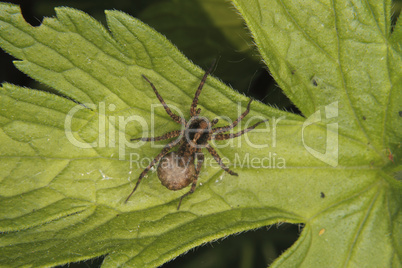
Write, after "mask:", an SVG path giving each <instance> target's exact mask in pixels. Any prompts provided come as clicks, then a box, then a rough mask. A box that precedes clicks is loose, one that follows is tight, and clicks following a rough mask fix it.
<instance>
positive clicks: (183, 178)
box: [157, 152, 195, 191]
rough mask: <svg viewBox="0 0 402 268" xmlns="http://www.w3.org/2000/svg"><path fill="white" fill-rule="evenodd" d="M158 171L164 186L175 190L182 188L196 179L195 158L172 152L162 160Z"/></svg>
mask: <svg viewBox="0 0 402 268" xmlns="http://www.w3.org/2000/svg"><path fill="white" fill-rule="evenodd" d="M157 173H158V178H159V180H160V181H161V183H162V185H163V186H165V187H166V188H168V189H169V190H173V191H176V190H181V189H183V188H184V187H186V186H188V185H189V184H190V183H191V182H192V181H193V179H194V176H195V165H194V158H193V157H192V156H190V157H184V156H181V155H180V154H178V153H177V152H170V153H168V154H167V155H165V156H164V157H163V158H162V159H161V160H160V162H159V165H158V169H157Z"/></svg>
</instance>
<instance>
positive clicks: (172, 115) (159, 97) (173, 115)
mask: <svg viewBox="0 0 402 268" xmlns="http://www.w3.org/2000/svg"><path fill="white" fill-rule="evenodd" d="M142 77H143V78H144V79H145V80H146V81H147V82H148V83H149V84H150V85H151V87H152V89H153V90H154V92H155V95H156V97H157V98H158V100H159V101H160V103H162V105H163V108H165V111H166V112H167V114H168V115H169V116H170V117H171V118H172V119H173V120H174V121H175V122H176V123H179V124H182V125H185V124H186V120H185V119H184V118H181V117H180V116H178V115H176V114H174V113H173V112H172V111H171V110H170V108H169V106H167V104H166V102H165V101H164V100H163V98H162V96H161V95H159V92H158V90H157V89H156V87H155V86H154V84H152V82H151V81H149V79H148V78H147V77H146V76H145V75H143V74H142Z"/></svg>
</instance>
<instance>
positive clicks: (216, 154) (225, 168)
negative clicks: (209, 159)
mask: <svg viewBox="0 0 402 268" xmlns="http://www.w3.org/2000/svg"><path fill="white" fill-rule="evenodd" d="M205 148H207V150H208V152H209V153H210V154H211V155H212V156H213V157H214V159H215V161H216V162H218V164H219V165H220V166H221V168H222V169H223V170H224V171H226V172H227V173H229V174H230V175H233V176H238V174H237V173H236V172H233V171H231V170H230V169H229V168H228V167H227V166H225V164H224V163H223V162H222V158H221V157H220V156H219V154H218V153H217V152H216V151H215V149H214V148H213V147H212V146H211V145H209V144H207V145H206V146H205Z"/></svg>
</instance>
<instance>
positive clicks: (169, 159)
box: [125, 65, 268, 210]
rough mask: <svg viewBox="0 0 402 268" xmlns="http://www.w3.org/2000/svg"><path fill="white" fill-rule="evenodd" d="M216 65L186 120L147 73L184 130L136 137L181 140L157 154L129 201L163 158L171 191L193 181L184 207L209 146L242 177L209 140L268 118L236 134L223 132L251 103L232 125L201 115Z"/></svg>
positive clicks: (162, 166) (161, 169)
mask: <svg viewBox="0 0 402 268" xmlns="http://www.w3.org/2000/svg"><path fill="white" fill-rule="evenodd" d="M212 67H213V65H212V66H211V67H210V68H209V70H208V71H206V72H205V74H204V76H203V78H202V80H201V83H200V85H199V86H198V89H197V91H196V92H195V97H194V99H193V103H192V104H191V108H190V115H191V118H190V120H189V121H186V120H185V119H184V118H181V117H180V116H178V115H176V114H174V113H173V112H172V111H171V110H170V108H169V107H168V106H167V104H166V103H165V101H164V100H163V98H162V97H161V95H159V93H158V91H157V90H156V88H155V86H154V85H153V84H152V83H151V81H149V80H148V78H147V77H146V76H145V75H142V77H143V78H144V79H145V80H146V81H147V82H148V83H149V84H150V85H151V87H152V89H153V90H154V92H155V94H156V97H157V98H158V99H159V101H160V102H161V103H162V105H163V107H164V108H165V111H166V112H167V113H168V115H169V116H170V117H171V118H172V119H173V120H174V121H175V122H176V123H178V124H181V125H182V126H183V127H184V129H182V130H174V131H171V132H168V133H166V134H164V135H162V136H159V137H150V138H134V139H131V141H134V140H142V141H161V140H167V139H171V138H175V137H179V139H175V140H174V141H171V142H170V143H168V144H166V145H165V147H164V148H163V149H162V151H161V152H160V153H159V154H158V155H157V156H156V157H155V159H154V160H153V161H152V162H151V163H150V164H149V165H148V166H147V167H146V168H145V169H144V171H142V173H141V174H140V176H139V178H138V181H137V183H136V185H135V187H134V189H133V191H132V192H131V193H130V195H129V196H128V197H127V199H126V201H125V202H127V201H128V200H129V199H130V197H131V195H132V194H133V193H134V192H135V190H137V187H138V185H139V184H140V182H141V180H142V178H144V176H145V175H146V174H147V173H148V171H149V170H150V169H151V168H152V167H153V166H154V165H155V164H156V163H157V162H158V161H160V163H159V165H158V169H157V174H158V177H159V180H160V181H161V183H162V184H163V185H164V186H165V187H167V188H168V189H169V190H173V191H176V190H181V189H183V188H184V187H187V186H188V185H189V184H190V183H191V182H192V185H191V189H190V191H188V192H187V193H185V194H184V195H182V196H181V198H180V201H179V205H178V206H177V210H179V209H180V205H181V202H182V200H183V198H184V197H185V196H187V195H189V194H191V193H193V192H194V190H195V187H196V186H197V179H198V175H199V174H200V170H201V166H202V164H203V162H204V154H203V153H202V151H201V149H202V148H206V149H207V150H208V152H209V153H210V154H211V155H212V156H213V157H214V159H215V160H216V162H218V164H219V165H220V166H221V168H222V169H223V170H225V171H226V172H228V173H229V174H230V175H234V176H238V175H237V173H235V172H233V171H231V170H230V169H229V168H228V167H226V166H225V164H223V162H222V159H221V158H220V156H219V155H218V153H217V152H216V151H215V149H214V148H213V147H212V146H211V145H210V144H209V143H208V141H210V140H227V139H232V138H235V137H239V136H241V135H243V134H244V133H246V132H248V131H250V130H252V129H254V128H255V127H257V126H258V125H259V124H261V123H263V122H266V121H268V119H267V120H263V121H260V122H258V123H256V124H254V125H253V126H251V127H249V128H246V129H243V130H242V131H240V132H237V133H233V134H223V132H227V131H229V130H231V129H232V128H234V127H235V126H237V124H238V123H239V121H241V120H242V119H243V118H244V117H245V116H246V115H247V114H248V113H249V111H250V104H251V101H252V100H251V99H250V102H249V103H248V105H247V109H246V110H245V111H244V112H243V114H242V115H240V117H239V118H237V119H236V121H234V122H233V123H232V124H230V125H227V126H223V127H216V128H212V127H213V126H214V125H215V124H216V123H218V119H217V118H215V119H214V120H212V121H211V122H210V121H209V120H208V119H207V118H205V117H202V116H199V114H200V112H201V109H200V108H198V109H197V104H198V97H199V96H200V93H201V90H202V87H203V86H204V83H205V80H206V79H207V77H208V74H209V73H210V72H211V70H212ZM176 145H179V149H178V150H177V151H172V152H170V153H169V151H170V150H171V149H172V148H173V147H174V146H176ZM194 160H197V166H196V167H195V164H194Z"/></svg>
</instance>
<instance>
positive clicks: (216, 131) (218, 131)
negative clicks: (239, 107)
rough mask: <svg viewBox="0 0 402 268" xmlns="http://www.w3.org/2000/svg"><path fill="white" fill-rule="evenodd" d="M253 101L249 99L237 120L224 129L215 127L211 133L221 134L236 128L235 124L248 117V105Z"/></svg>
mask: <svg viewBox="0 0 402 268" xmlns="http://www.w3.org/2000/svg"><path fill="white" fill-rule="evenodd" d="M252 101H253V100H252V99H250V101H249V103H248V104H247V109H246V110H245V111H244V112H243V113H242V114H241V115H240V116H239V118H237V119H236V120H235V121H234V122H233V123H232V124H230V125H227V126H224V127H217V128H214V129H212V130H213V133H221V132H226V131H228V130H231V129H232V128H234V127H235V126H237V124H238V123H239V122H240V121H241V120H242V119H243V118H244V117H246V115H248V113H249V111H250V104H251V102H252Z"/></svg>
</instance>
